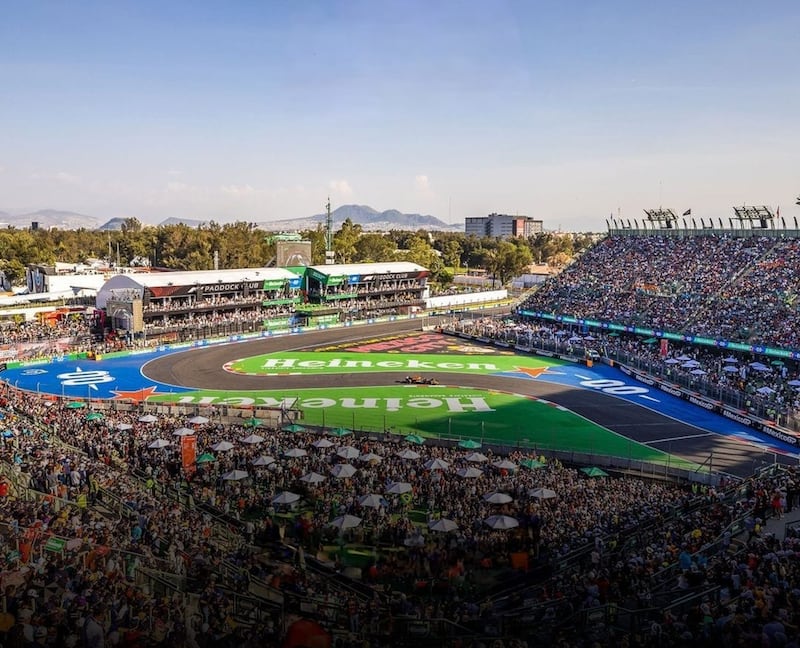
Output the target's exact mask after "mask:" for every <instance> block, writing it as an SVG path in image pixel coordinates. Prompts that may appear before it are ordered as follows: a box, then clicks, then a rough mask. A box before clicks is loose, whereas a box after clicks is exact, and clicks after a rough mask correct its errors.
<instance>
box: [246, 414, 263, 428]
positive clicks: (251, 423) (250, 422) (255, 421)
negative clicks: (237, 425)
mask: <svg viewBox="0 0 800 648" xmlns="http://www.w3.org/2000/svg"><path fill="white" fill-rule="evenodd" d="M261 423H262V421H261V419H259V418H256V417H255V416H252V417H250V418H249V419H247V420H246V421H245V422H244V423H242V425H244V426H245V427H258V426H259V425H261Z"/></svg>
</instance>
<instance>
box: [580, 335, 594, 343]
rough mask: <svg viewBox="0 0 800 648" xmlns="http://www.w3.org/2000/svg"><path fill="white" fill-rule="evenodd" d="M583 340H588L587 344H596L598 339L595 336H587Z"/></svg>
mask: <svg viewBox="0 0 800 648" xmlns="http://www.w3.org/2000/svg"><path fill="white" fill-rule="evenodd" d="M583 339H584V340H586V341H587V342H594V341H595V340H596V339H597V338H596V337H595V336H594V335H587V336H586V337H585V338H583Z"/></svg>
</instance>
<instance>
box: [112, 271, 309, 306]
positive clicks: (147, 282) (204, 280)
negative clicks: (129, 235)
mask: <svg viewBox="0 0 800 648" xmlns="http://www.w3.org/2000/svg"><path fill="white" fill-rule="evenodd" d="M278 281H280V282H283V283H285V282H292V283H296V285H297V286H299V285H300V276H299V275H297V274H295V273H294V272H291V271H290V270H286V269H285V268H239V269H236V270H187V271H179V272H155V273H147V274H144V273H142V274H133V275H131V274H120V275H115V276H114V277H111V279H109V280H108V281H106V282H105V283H104V284H103V286H102V287H101V288H100V290H98V291H97V307H98V308H105V306H106V302H107V301H108V300H109V299H112V298H113V296H114V293H115V292H118V291H123V290H132V291H135V292H137V293H138V296H140V297H141V295H142V294H143V293H144V289H145V288H149V289H151V291H152V290H153V289H156V290H158V289H175V291H176V293H177V289H178V288H180V287H193V286H205V287H207V288H209V287H211V286H214V285H220V284H239V283H242V282H249V283H262V282H278ZM262 285H263V283H262ZM253 287H256V286H253ZM265 287H266V286H265Z"/></svg>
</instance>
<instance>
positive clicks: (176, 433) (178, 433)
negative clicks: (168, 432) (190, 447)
mask: <svg viewBox="0 0 800 648" xmlns="http://www.w3.org/2000/svg"><path fill="white" fill-rule="evenodd" d="M193 434H194V430H192V429H190V428H185V427H181V428H178V429H177V430H175V431H174V432H173V433H172V435H173V436H179V437H182V436H191V435H193Z"/></svg>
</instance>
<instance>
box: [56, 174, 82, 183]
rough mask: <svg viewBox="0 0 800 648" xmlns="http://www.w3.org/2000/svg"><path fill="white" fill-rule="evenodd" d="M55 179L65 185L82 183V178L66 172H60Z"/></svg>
mask: <svg viewBox="0 0 800 648" xmlns="http://www.w3.org/2000/svg"><path fill="white" fill-rule="evenodd" d="M53 177H54V178H55V179H56V180H58V181H59V182H63V183H64V184H78V183H79V182H80V181H81V179H80V177H78V176H76V175H73V174H72V173H67V172H66V171H59V172H58V173H56V174H55V176H53Z"/></svg>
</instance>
